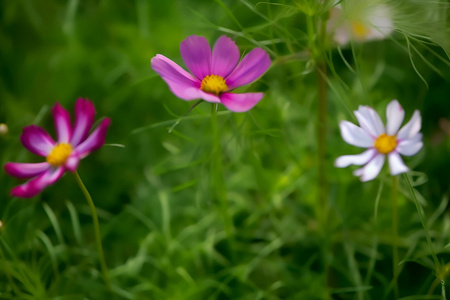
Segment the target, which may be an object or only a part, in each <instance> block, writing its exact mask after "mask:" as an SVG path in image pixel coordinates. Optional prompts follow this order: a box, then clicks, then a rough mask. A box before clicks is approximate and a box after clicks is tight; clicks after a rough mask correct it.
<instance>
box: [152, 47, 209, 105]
mask: <svg viewBox="0 0 450 300" xmlns="http://www.w3.org/2000/svg"><path fill="white" fill-rule="evenodd" d="M151 64H152V68H153V70H155V71H156V72H157V73H158V74H159V75H160V76H161V77H162V79H163V80H164V81H165V82H166V83H167V85H168V86H169V88H170V90H171V91H172V93H174V94H175V96H177V97H178V98H181V99H183V100H193V99H199V98H201V97H200V95H199V90H200V85H201V82H200V81H198V79H197V78H195V77H193V76H192V75H191V74H189V73H188V72H186V71H185V70H183V68H181V67H180V66H179V65H177V64H176V63H174V62H173V61H172V60H170V59H168V58H167V57H165V56H163V55H160V54H158V55H156V56H155V57H153V58H152V62H151Z"/></svg>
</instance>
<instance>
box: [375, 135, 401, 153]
mask: <svg viewBox="0 0 450 300" xmlns="http://www.w3.org/2000/svg"><path fill="white" fill-rule="evenodd" d="M395 147H397V138H396V136H395V135H387V134H386V133H383V134H382V135H380V136H379V137H377V139H376V140H375V149H377V150H378V152H380V153H383V154H388V153H389V152H392V151H393V150H394V149H395Z"/></svg>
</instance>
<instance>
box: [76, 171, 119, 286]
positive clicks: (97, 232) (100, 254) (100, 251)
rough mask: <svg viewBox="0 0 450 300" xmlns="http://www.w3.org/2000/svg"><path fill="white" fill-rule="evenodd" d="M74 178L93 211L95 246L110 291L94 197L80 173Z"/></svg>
mask: <svg viewBox="0 0 450 300" xmlns="http://www.w3.org/2000/svg"><path fill="white" fill-rule="evenodd" d="M74 176H75V181H76V182H77V184H78V186H79V187H80V189H81V191H82V192H83V195H84V197H85V198H86V200H87V202H88V204H89V208H90V209H91V215H92V221H93V223H94V235H95V244H96V247H97V252H98V259H99V261H100V267H101V272H102V276H103V280H104V281H105V283H106V285H107V287H108V289H111V283H110V281H109V275H108V267H107V266H106V262H105V255H104V254H103V246H102V238H101V234H100V225H99V222H98V216H97V210H96V209H95V204H94V201H93V200H92V197H91V195H90V194H89V191H88V190H87V188H86V186H85V185H84V183H83V181H82V180H81V178H80V175H78V172H76V171H75V172H74Z"/></svg>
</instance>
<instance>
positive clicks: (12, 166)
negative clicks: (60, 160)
mask: <svg viewBox="0 0 450 300" xmlns="http://www.w3.org/2000/svg"><path fill="white" fill-rule="evenodd" d="M49 168H50V164H49V163H47V162H41V163H7V164H5V171H6V173H8V174H9V175H11V176H14V177H19V178H31V177H35V176H37V175H39V174H41V173H42V172H45V171H46V170H48V169H49Z"/></svg>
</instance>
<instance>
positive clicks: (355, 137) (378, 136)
mask: <svg viewBox="0 0 450 300" xmlns="http://www.w3.org/2000/svg"><path fill="white" fill-rule="evenodd" d="M354 113H355V116H356V119H357V120H358V122H359V124H360V126H361V127H358V126H356V125H355V124H353V123H350V122H348V121H342V122H341V123H340V124H339V125H340V129H341V135H342V138H343V139H344V141H346V142H347V143H349V144H350V145H353V146H357V147H362V148H367V150H366V151H364V152H363V153H361V154H357V155H343V156H341V157H338V158H337V159H336V161H335V166H336V167H339V168H344V167H347V166H349V165H364V166H363V167H362V168H360V169H357V170H355V171H354V172H353V174H354V175H355V176H360V179H361V181H369V180H372V179H374V178H375V177H377V175H378V174H379V173H380V171H381V168H382V167H383V165H384V161H385V159H386V156H387V159H388V162H389V169H390V172H391V175H393V176H395V175H398V174H401V173H405V172H408V171H409V169H408V167H407V166H406V165H405V164H404V163H403V160H402V158H401V157H400V154H401V155H404V156H412V155H415V154H416V153H417V152H419V150H420V149H422V146H423V143H422V134H421V133H419V131H420V128H421V123H422V120H421V116H420V112H419V111H418V110H416V111H414V114H413V116H412V117H411V120H410V121H409V122H408V123H406V124H405V126H403V127H402V128H401V129H400V130H399V128H400V125H401V124H402V122H403V119H404V117H405V111H404V110H403V108H402V106H401V105H400V103H398V101H397V100H392V101H391V102H390V103H389V104H388V106H387V108H386V128H385V127H384V125H383V122H382V121H381V118H380V116H379V115H378V114H377V112H376V111H375V110H374V109H373V108H371V107H368V106H359V108H358V110H356V111H355V112H354Z"/></svg>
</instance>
